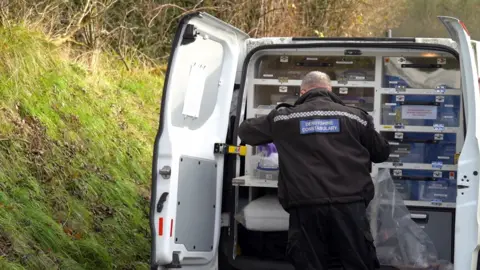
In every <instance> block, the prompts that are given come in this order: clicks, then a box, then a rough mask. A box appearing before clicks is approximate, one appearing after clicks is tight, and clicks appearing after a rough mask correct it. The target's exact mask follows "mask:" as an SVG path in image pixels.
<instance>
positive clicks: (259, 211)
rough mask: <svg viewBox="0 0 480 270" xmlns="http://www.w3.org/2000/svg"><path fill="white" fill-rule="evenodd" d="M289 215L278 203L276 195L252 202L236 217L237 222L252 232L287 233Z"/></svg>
mask: <svg viewBox="0 0 480 270" xmlns="http://www.w3.org/2000/svg"><path fill="white" fill-rule="evenodd" d="M288 219H289V214H288V213H287V212H285V210H284V209H283V207H282V206H281V205H280V203H279V202H278V198H277V195H276V194H273V195H265V196H263V197H260V198H258V199H256V200H253V201H251V202H250V203H249V204H248V205H247V206H245V207H244V208H243V209H242V210H241V211H240V212H238V213H237V214H236V215H235V220H237V221H238V222H239V223H240V224H242V225H243V226H244V227H245V228H247V229H248V230H250V231H262V232H278V231H287V230H288V224H289V221H288Z"/></svg>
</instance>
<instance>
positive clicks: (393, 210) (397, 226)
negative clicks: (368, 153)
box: [367, 169, 453, 270]
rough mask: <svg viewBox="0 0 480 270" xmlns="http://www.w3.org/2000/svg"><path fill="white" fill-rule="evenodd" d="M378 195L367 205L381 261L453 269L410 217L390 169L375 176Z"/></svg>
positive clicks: (411, 267)
mask: <svg viewBox="0 0 480 270" xmlns="http://www.w3.org/2000/svg"><path fill="white" fill-rule="evenodd" d="M373 179H374V184H375V197H374V199H373V200H372V201H371V202H370V204H369V205H368V208H367V215H368V217H369V220H370V225H371V229H372V235H373V236H374V240H375V246H376V249H377V256H378V259H379V261H380V264H382V265H391V266H395V267H399V268H400V269H442V270H448V269H453V266H452V265H451V263H449V262H441V261H439V260H438V256H437V250H436V249H435V246H434V245H433V242H432V241H431V239H430V238H429V237H428V235H427V234H426V233H425V232H424V231H423V229H422V228H420V226H419V225H417V224H416V223H415V222H414V221H413V220H412V219H411V217H410V212H409V211H408V209H407V207H406V206H405V204H404V203H403V199H402V196H401V194H400V193H399V192H398V191H397V190H396V188H395V184H394V182H393V179H392V177H391V176H390V172H389V170H388V169H380V170H379V172H378V175H377V176H375V177H374V178H373Z"/></svg>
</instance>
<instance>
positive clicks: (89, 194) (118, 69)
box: [0, 27, 163, 270]
mask: <svg viewBox="0 0 480 270" xmlns="http://www.w3.org/2000/svg"><path fill="white" fill-rule="evenodd" d="M112 59H113V57H108V56H102V57H100V64H99V68H98V69H97V70H96V71H95V72H91V71H89V70H88V69H87V68H85V67H84V66H82V65H81V64H79V62H78V61H73V60H69V57H65V50H64V48H57V47H55V46H54V45H52V44H51V43H49V42H48V41H47V39H46V38H45V37H44V36H43V35H42V34H40V33H36V32H32V31H29V30H27V29H25V28H22V27H13V28H8V29H5V28H0V269H49V270H50V269H69V270H70V269H72V270H73V269H147V268H148V260H149V226H148V200H149V198H148V197H149V191H148V189H149V182H150V170H151V154H152V153H151V152H152V145H153V139H154V136H155V132H156V128H157V124H158V123H157V122H158V111H159V100H160V96H161V89H162V83H163V78H162V77H161V76H160V75H158V74H157V75H156V74H153V73H151V72H149V71H148V70H146V69H135V68H132V69H130V71H127V70H126V69H125V68H124V67H123V66H122V64H120V63H119V62H118V61H116V60H112ZM110 60H112V61H110ZM132 66H135V65H134V64H132Z"/></svg>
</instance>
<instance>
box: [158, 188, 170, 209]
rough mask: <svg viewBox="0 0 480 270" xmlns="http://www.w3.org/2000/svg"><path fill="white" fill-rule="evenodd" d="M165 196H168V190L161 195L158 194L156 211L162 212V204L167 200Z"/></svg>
mask: <svg viewBox="0 0 480 270" xmlns="http://www.w3.org/2000/svg"><path fill="white" fill-rule="evenodd" d="M167 196H168V192H164V193H163V194H162V196H160V199H159V200H158V203H157V213H160V212H162V210H163V205H164V204H165V202H166V201H167Z"/></svg>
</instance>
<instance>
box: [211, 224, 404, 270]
mask: <svg viewBox="0 0 480 270" xmlns="http://www.w3.org/2000/svg"><path fill="white" fill-rule="evenodd" d="M287 235H288V232H256V231H249V230H247V229H246V228H245V227H243V226H242V225H239V226H238V238H237V239H238V244H239V246H240V250H241V255H240V256H237V257H236V259H235V261H234V262H233V265H232V267H233V269H231V270H295V269H294V267H293V266H292V265H291V264H290V263H289V262H287V261H286V258H285V250H286V244H287V243H286V242H287ZM246 247H248V248H246ZM399 269H400V268H397V267H393V266H381V268H380V270H399ZM409 269H410V270H411V269H412V268H409ZM220 270H224V269H220ZM229 270H230V269H229ZM328 270H343V267H342V266H341V265H340V263H339V261H338V260H336V259H332V261H331V262H330V266H329V268H328Z"/></svg>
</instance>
